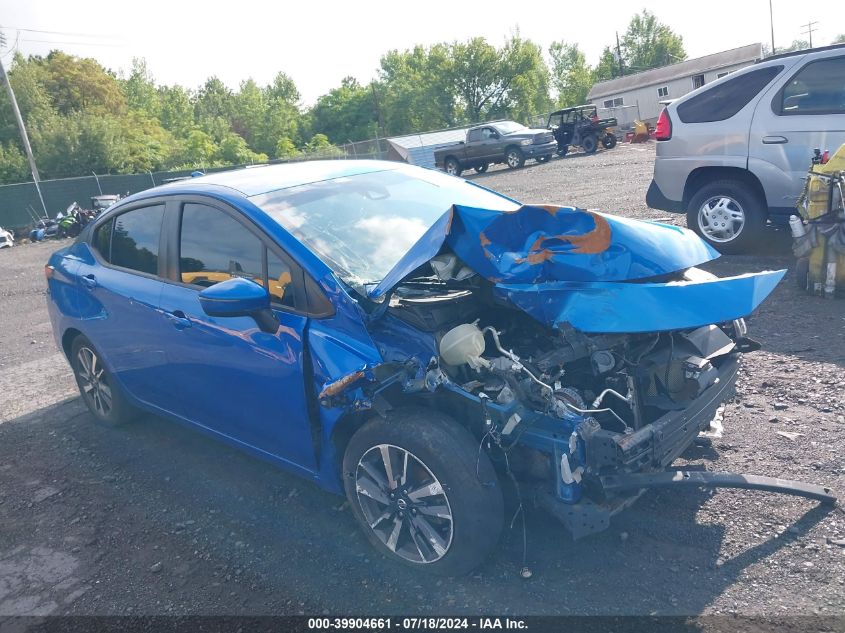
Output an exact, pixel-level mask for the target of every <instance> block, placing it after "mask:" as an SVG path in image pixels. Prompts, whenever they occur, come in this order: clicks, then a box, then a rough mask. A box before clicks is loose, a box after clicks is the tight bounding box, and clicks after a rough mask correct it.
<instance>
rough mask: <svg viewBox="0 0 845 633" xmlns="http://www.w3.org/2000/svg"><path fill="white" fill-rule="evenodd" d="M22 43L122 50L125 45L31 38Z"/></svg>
mask: <svg viewBox="0 0 845 633" xmlns="http://www.w3.org/2000/svg"><path fill="white" fill-rule="evenodd" d="M21 41H22V42H33V43H38V44H64V45H70V46H108V47H110V48H122V47H123V46H124V44H106V43H103V42H68V41H65V40H31V39H29V38H26V39H23V40H21Z"/></svg>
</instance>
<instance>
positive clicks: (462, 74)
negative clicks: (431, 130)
mask: <svg viewBox="0 0 845 633" xmlns="http://www.w3.org/2000/svg"><path fill="white" fill-rule="evenodd" d="M451 57H452V67H451V70H452V72H451V73H450V74H451V79H452V85H453V89H454V91H455V96H456V97H457V99H458V101H459V103H460V105H461V106H462V108H463V114H464V119H465V120H466V121H469V122H477V121H481V120H483V119H485V118H486V113H487V112H489V111H490V110H491V109H495V108H496V107H497V105H498V102H499V101H500V100H501V99H502V97H503V95H504V93H505V91H506V90H507V86H505V85H504V82H503V80H502V74H501V72H500V69H501V68H502V55H501V53H500V52H499V51H498V50H496V48H495V47H494V46H491V45H490V44H488V43H487V40H485V39H484V38H483V37H474V38H472V39H471V40H469V41H467V42H455V43H454V44H453V45H452V47H451Z"/></svg>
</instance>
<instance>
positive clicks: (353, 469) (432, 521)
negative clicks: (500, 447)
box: [343, 409, 503, 575]
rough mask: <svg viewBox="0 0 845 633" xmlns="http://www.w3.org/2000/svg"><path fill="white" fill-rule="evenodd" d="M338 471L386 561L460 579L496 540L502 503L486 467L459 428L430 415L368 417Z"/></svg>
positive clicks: (481, 455) (434, 413) (401, 413)
mask: <svg viewBox="0 0 845 633" xmlns="http://www.w3.org/2000/svg"><path fill="white" fill-rule="evenodd" d="M476 465H477V467H478V472H477V473H476ZM343 474H344V487H345V489H346V496H347V499H348V500H349V503H350V506H351V507H352V512H353V514H354V515H355V518H356V519H357V520H358V522H359V523H360V525H361V528H362V529H363V530H364V532H365V534H366V536H367V538H368V539H369V541H370V542H371V543H372V544H373V545H374V546H375V547H376V549H378V550H379V551H381V552H382V553H383V554H384V555H385V556H387V557H388V558H390V559H392V560H395V561H397V562H400V563H402V564H405V565H408V566H413V567H415V568H417V569H422V570H425V571H430V572H433V573H438V574H447V575H452V574H463V573H466V572H468V571H470V570H471V569H473V568H475V567H477V566H478V565H479V564H481V562H482V561H483V560H484V559H485V558H486V556H487V554H488V553H489V552H490V550H491V549H492V547H493V546H494V545H495V544H496V542H497V541H498V538H499V533H500V531H501V528H502V519H503V502H502V493H501V489H500V487H499V483H498V479H497V478H496V473H495V472H494V470H493V466H492V465H491V463H490V460H489V459H488V458H487V455H486V453H484V452H483V451H482V452H481V453H479V451H478V441H477V440H476V439H475V438H473V437H472V436H471V435H470V434H469V433H468V432H467V431H466V429H464V428H463V427H461V426H459V425H458V423H457V422H455V421H454V420H453V419H451V418H449V417H448V416H445V415H443V414H442V413H439V412H437V411H436V410H423V409H399V410H394V411H391V412H389V413H388V417H387V418H380V417H379V418H374V419H372V420H370V421H369V422H368V423H366V424H365V425H364V426H363V427H361V428H360V429H359V430H358V431H357V432H356V433H355V435H354V436H353V437H352V439H351V440H350V442H349V445H348V447H347V449H346V453H345V455H344V459H343Z"/></svg>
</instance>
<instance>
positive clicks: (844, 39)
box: [831, 33, 845, 45]
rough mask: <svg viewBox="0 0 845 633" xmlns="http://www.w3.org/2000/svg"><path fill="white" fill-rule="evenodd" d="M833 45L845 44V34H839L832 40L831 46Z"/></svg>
mask: <svg viewBox="0 0 845 633" xmlns="http://www.w3.org/2000/svg"><path fill="white" fill-rule="evenodd" d="M833 44H845V33H841V34H839V35H837V36H836V37H834V38H833V41H832V42H831V45H833Z"/></svg>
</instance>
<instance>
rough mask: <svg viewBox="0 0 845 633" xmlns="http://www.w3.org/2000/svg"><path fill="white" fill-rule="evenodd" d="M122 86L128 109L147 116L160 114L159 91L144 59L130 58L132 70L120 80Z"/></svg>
mask: <svg viewBox="0 0 845 633" xmlns="http://www.w3.org/2000/svg"><path fill="white" fill-rule="evenodd" d="M122 87H123V94H124V95H125V97H126V103H127V105H128V106H129V108H130V109H132V110H137V111H138V112H142V113H144V114H146V115H147V116H149V117H156V118H158V117H159V116H160V115H161V101H160V96H159V92H158V90H157V89H156V85H155V80H154V79H153V76H152V74H151V73H150V71H149V69H148V68H147V62H146V60H145V59H140V58H138V57H133V58H132V70H131V72H130V73H129V77H128V78H127V79H126V80H124V81H123V82H122Z"/></svg>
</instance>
